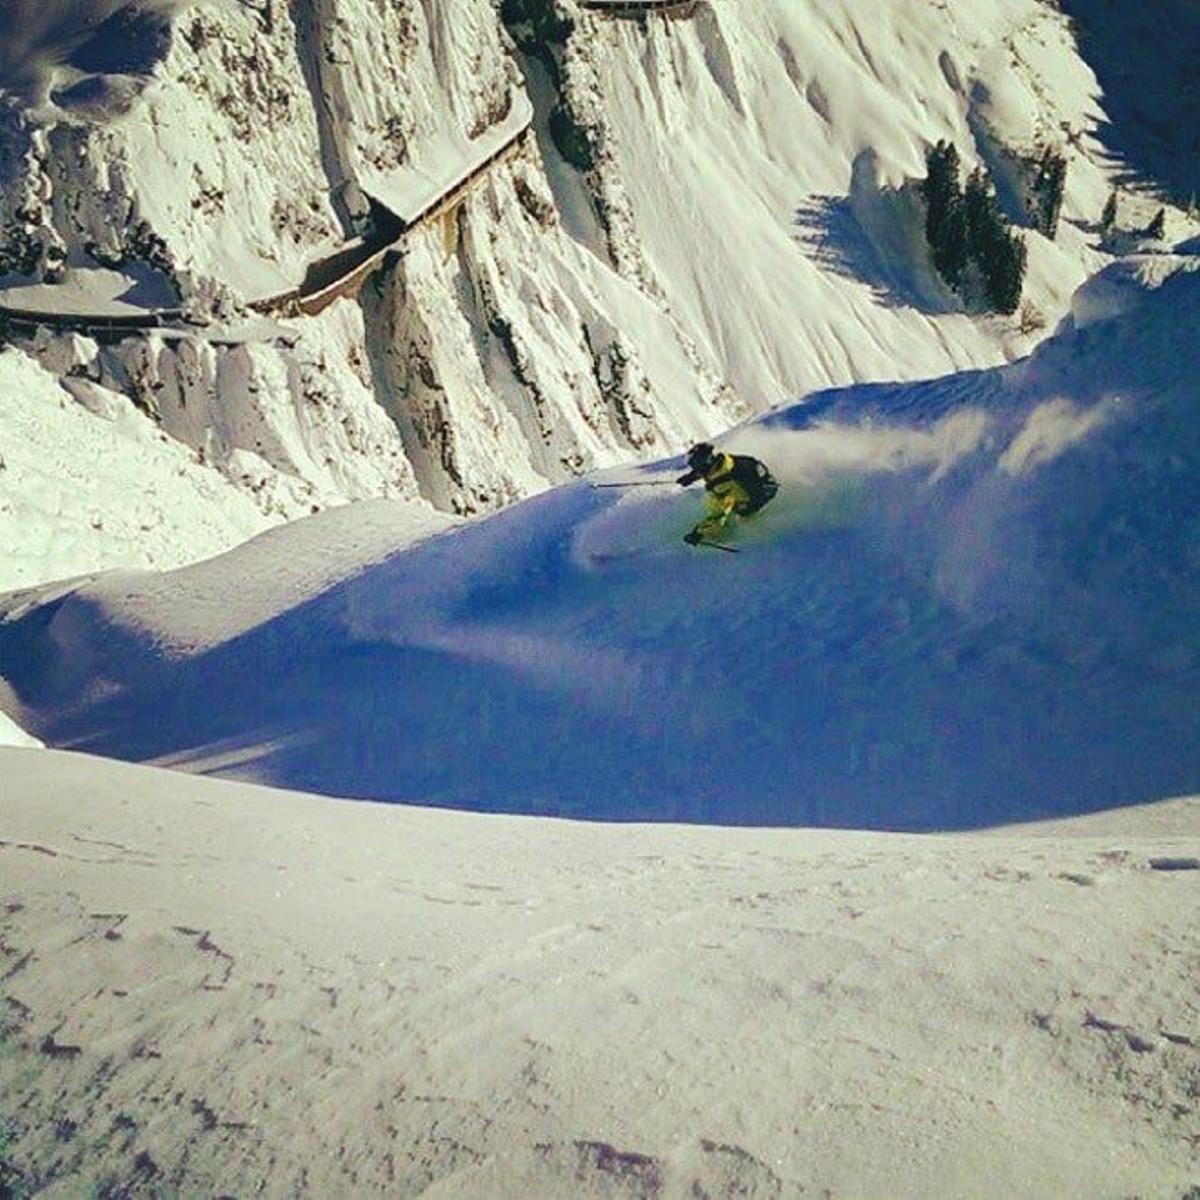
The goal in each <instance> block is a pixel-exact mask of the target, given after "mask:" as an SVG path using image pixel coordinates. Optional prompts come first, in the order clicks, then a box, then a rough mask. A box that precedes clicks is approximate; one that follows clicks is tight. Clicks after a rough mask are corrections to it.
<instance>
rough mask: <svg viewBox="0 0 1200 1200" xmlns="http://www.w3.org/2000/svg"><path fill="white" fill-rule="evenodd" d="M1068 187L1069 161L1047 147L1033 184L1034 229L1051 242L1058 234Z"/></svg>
mask: <svg viewBox="0 0 1200 1200" xmlns="http://www.w3.org/2000/svg"><path fill="white" fill-rule="evenodd" d="M1066 185H1067V160H1066V157H1065V156H1064V155H1062V154H1060V153H1059V152H1058V151H1057V150H1052V149H1051V148H1050V147H1049V146H1047V147H1046V149H1045V152H1044V153H1043V154H1042V159H1041V162H1040V163H1039V164H1038V173H1037V178H1036V179H1035V180H1034V183H1033V203H1032V208H1033V213H1032V216H1033V227H1034V228H1035V229H1037V230H1038V231H1039V232H1041V233H1044V234H1045V235H1046V236H1047V237H1048V238H1050V239H1051V240H1053V239H1054V237H1055V235H1056V234H1057V233H1058V218H1059V214H1060V213H1061V212H1062V201H1063V190H1064V189H1065V188H1066Z"/></svg>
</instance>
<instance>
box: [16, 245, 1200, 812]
mask: <svg viewBox="0 0 1200 1200" xmlns="http://www.w3.org/2000/svg"><path fill="white" fill-rule="evenodd" d="M1198 265H1200V260H1197V259H1185V258H1180V259H1176V260H1173V261H1168V260H1165V259H1162V258H1158V259H1147V260H1144V261H1143V262H1141V263H1130V264H1124V265H1122V266H1119V267H1114V268H1112V269H1110V271H1109V272H1107V273H1106V274H1104V275H1102V276H1101V277H1099V278H1098V279H1097V280H1095V281H1093V282H1092V283H1090V284H1089V285H1088V286H1087V287H1086V288H1084V289H1083V290H1082V291H1081V292H1080V294H1079V296H1078V297H1077V298H1076V301H1075V308H1074V316H1073V318H1072V320H1071V321H1069V322H1068V323H1066V325H1065V326H1064V327H1063V329H1062V330H1061V331H1060V332H1059V334H1058V335H1057V336H1056V337H1055V338H1054V339H1053V340H1051V341H1049V342H1047V343H1046V344H1045V345H1044V346H1043V347H1042V349H1041V350H1040V351H1039V352H1038V354H1036V355H1035V356H1033V357H1032V358H1031V359H1029V360H1027V361H1023V362H1021V363H1018V364H1015V365H1013V366H1010V367H1007V368H999V369H993V370H987V371H979V372H974V373H963V374H955V375H950V376H946V377H944V378H941V379H933V380H929V381H926V382H922V383H916V384H908V385H903V384H890V385H878V386H870V385H863V386H859V387H854V388H849V389H843V390H836V391H831V392H826V393H822V394H818V395H816V396H813V397H810V398H808V399H807V400H806V401H805V402H803V403H801V404H798V405H792V406H785V407H782V408H780V409H779V410H777V411H775V412H773V413H770V414H768V415H766V416H765V417H763V418H760V419H756V420H754V421H751V422H748V423H747V424H745V425H743V426H741V427H739V428H737V429H735V430H734V431H733V432H732V433H731V434H730V436H729V437H728V438H727V439H726V444H727V445H728V446H729V447H730V448H732V449H737V450H749V451H751V452H753V453H756V454H758V455H759V456H760V457H762V458H763V459H765V460H766V461H767V462H768V463H769V464H770V465H771V467H772V468H773V469H774V470H775V472H776V473H777V474H778V475H779V477H780V479H781V481H782V482H783V485H784V490H783V492H782V493H781V495H780V496H779V498H778V499H777V500H776V501H775V502H774V503H773V504H772V506H771V507H770V508H769V509H767V510H766V511H765V512H764V513H763V514H762V515H761V517H760V518H759V519H757V520H756V521H755V522H753V523H751V524H749V525H748V526H747V528H746V529H745V531H744V536H743V537H742V538H741V540H740V544H741V546H742V549H743V550H744V553H742V554H741V555H740V556H738V557H736V558H735V557H734V556H732V555H726V554H722V553H719V552H715V551H705V550H703V549H700V550H693V549H689V548H687V547H684V546H683V545H681V544H680V541H679V539H680V536H681V535H682V533H683V532H684V531H685V530H686V529H687V528H688V526H689V524H690V523H691V521H692V520H693V519H694V516H695V513H696V510H697V508H698V500H697V498H696V497H695V495H694V494H692V493H688V494H680V493H679V492H678V491H677V490H675V489H673V488H672V487H666V488H662V489H660V488H657V487H631V488H628V489H622V488H606V489H598V488H594V487H592V486H590V484H589V483H587V482H583V483H577V484H574V485H569V486H566V487H563V488H559V489H556V490H555V491H552V492H550V493H548V494H546V495H544V496H542V497H540V498H537V499H535V500H532V501H529V502H526V503H524V504H521V505H518V506H516V507H514V508H511V509H509V510H508V511H506V512H505V513H502V514H499V515H497V516H495V517H492V518H490V519H488V520H485V521H477V522H472V523H469V524H466V525H463V526H461V527H459V528H455V529H452V530H450V531H448V532H444V533H441V534H439V535H436V536H434V537H432V538H430V539H428V540H426V541H423V542H420V543H418V544H416V545H414V546H412V547H410V548H408V549H405V550H402V551H399V552H397V553H396V554H394V555H393V556H391V557H390V558H388V559H387V560H386V561H383V562H378V563H377V564H376V565H374V566H371V567H370V568H369V569H365V570H363V571H361V573H359V574H357V575H356V576H355V577H353V578H347V579H345V580H344V582H340V583H337V584H336V585H334V586H330V587H322V588H316V587H314V588H312V589H311V590H310V591H309V592H308V598H307V600H306V601H305V602H303V603H298V600H299V597H298V596H297V594H296V591H295V589H294V588H293V589H291V590H289V591H288V592H287V593H286V597H285V598H279V599H276V600H275V601H274V602H273V601H272V598H271V592H270V588H269V586H268V587H267V588H266V589H265V594H264V595H262V596H260V598H259V599H258V600H256V601H255V604H254V606H253V610H252V611H251V612H249V614H247V613H246V612H239V606H238V605H237V604H236V603H234V602H232V601H231V600H230V593H231V591H232V587H231V583H230V580H231V578H237V577H238V576H239V575H241V576H243V577H244V578H246V579H247V580H250V581H258V580H264V579H269V578H270V577H271V576H272V575H273V574H274V573H275V571H276V570H277V569H278V566H277V564H278V563H279V562H280V561H281V559H283V558H286V557H287V556H288V554H289V550H288V547H289V545H290V546H293V547H294V548H295V549H294V551H293V554H294V555H295V556H297V557H301V558H303V559H305V560H313V559H315V558H319V557H320V556H321V553H322V552H321V550H320V527H319V526H310V527H309V532H310V535H311V536H306V535H305V526H304V525H300V526H297V527H295V529H294V530H281V531H278V532H277V533H276V534H275V535H273V537H272V540H271V541H270V542H269V543H268V542H263V543H261V544H260V548H259V549H258V550H256V549H255V547H254V546H250V547H247V548H246V550H245V551H244V553H243V555H242V556H241V557H240V558H239V559H238V560H237V561H236V564H234V563H233V562H232V561H231V562H230V563H229V564H227V565H224V566H223V565H222V564H221V562H220V560H218V562H217V563H216V564H213V565H212V566H211V567H200V568H196V569H194V570H192V571H189V572H186V573H183V574H177V575H165V576H149V577H143V578H138V577H136V576H122V577H119V578H116V579H110V580H105V579H100V580H97V581H95V582H92V583H88V584H85V585H83V586H81V587H80V588H78V589H77V590H75V591H73V592H71V593H69V594H66V595H62V594H61V593H58V594H55V595H52V596H50V597H48V598H46V602H44V603H40V602H39V601H40V599H41V598H39V596H38V595H37V594H36V593H35V594H32V595H27V596H25V597H19V598H15V599H11V600H10V601H9V602H8V603H7V606H6V610H7V617H6V622H5V624H4V625H3V626H2V627H0V662H3V664H4V672H3V673H4V675H5V676H6V677H7V678H8V680H9V682H10V684H11V685H12V686H13V688H14V689H15V690H16V692H17V693H18V697H19V699H20V701H21V702H22V703H23V704H24V705H25V710H24V717H25V723H26V724H27V725H28V726H29V727H31V728H32V729H33V731H34V732H35V733H37V734H38V735H39V736H41V737H44V738H45V739H46V740H47V741H49V742H50V743H52V744H54V745H58V746H64V745H66V746H75V747H81V748H88V749H93V750H98V751H100V752H102V753H105V754H110V755H115V756H119V757H125V758H133V759H152V760H156V761H158V762H163V763H171V764H175V765H179V766H182V767H185V768H188V769H192V770H198V771H208V772H214V773H219V774H227V775H234V776H237V777H241V778H249V779H256V780H259V781H270V782H273V783H277V784H281V785H286V786H291V787H303V788H307V789H315V790H320V791H327V792H332V793H337V794H351V795H359V796H371V797H375V798H394V799H397V800H405V801H427V802H434V803H440V804H449V805H456V806H471V807H480V808H491V809H509V810H521V811H538V812H543V811H544V812H554V813H559V814H573V815H577V816H578V815H586V816H590V817H618V818H631V817H645V818H656V819H688V820H703V821H721V822H754V823H764V822H765V823H774V824H814V823H815V824H824V825H853V826H875V827H904V828H928V827H967V826H975V825H983V824H994V823H996V822H998V821H1004V820H1011V819H1015V818H1017V817H1025V816H1032V815H1036V814H1049V813H1067V812H1073V811H1079V810H1082V809H1090V808H1096V807H1104V806H1108V805H1117V804H1128V803H1132V802H1135V801H1140V800H1147V799H1153V798H1159V797H1161V796H1164V795H1168V794H1172V793H1182V792H1186V791H1188V790H1194V789H1195V788H1196V787H1198V786H1200V724H1198V721H1200V717H1198V716H1197V710H1196V707H1195V705H1194V703H1192V697H1193V696H1194V694H1195V689H1196V686H1197V683H1198V682H1200V641H1198V640H1197V639H1198V638H1200V610H1198V607H1197V605H1198V601H1197V596H1198V595H1200V589H1198V588H1197V583H1198V572H1200V562H1198V561H1197V558H1196V546H1197V544H1198V537H1197V525H1196V520H1197V517H1196V514H1197V512H1200V494H1198V493H1197V487H1198V486H1200V484H1198V482H1197V481H1198V480H1200V469H1198V466H1200V434H1198V432H1197V423H1196V421H1195V420H1194V413H1193V407H1194V406H1193V403H1192V402H1193V395H1194V393H1193V387H1194V380H1195V378H1196V374H1197V370H1198V369H1200V359H1198V357H1197V354H1198V351H1197V346H1198V343H1197V340H1196V338H1195V337H1194V328H1193V327H1192V326H1191V324H1190V318H1188V317H1186V316H1185V317H1184V318H1183V319H1182V320H1181V314H1190V313H1193V312H1195V311H1196V308H1197V304H1198V303H1200V270H1197V266H1198ZM677 469H678V468H677V465H676V464H674V463H664V464H660V465H657V466H653V467H650V468H646V469H644V470H642V471H639V470H638V469H636V468H630V469H628V470H625V471H623V472H618V473H615V474H613V475H611V476H610V477H609V478H608V480H607V481H608V482H615V481H617V480H619V479H625V480H630V481H633V482H653V481H667V480H670V478H671V476H672V474H673V473H674V472H675V471H676V470H677ZM293 537H294V538H295V540H294V541H292V540H291V539H292V538H293ZM255 587H256V589H258V590H261V585H259V584H256V585H255ZM201 608H203V612H204V613H206V614H210V615H208V616H205V617H204V618H203V619H199V620H198V619H197V616H196V614H197V612H198V611H199V610H200V609H201ZM272 608H273V609H274V615H271V611H272Z"/></svg>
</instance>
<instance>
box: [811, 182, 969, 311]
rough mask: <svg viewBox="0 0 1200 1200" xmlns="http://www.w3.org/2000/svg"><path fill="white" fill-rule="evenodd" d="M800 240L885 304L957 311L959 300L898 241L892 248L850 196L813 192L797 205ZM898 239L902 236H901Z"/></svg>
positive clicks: (815, 258)
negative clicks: (866, 223)
mask: <svg viewBox="0 0 1200 1200" xmlns="http://www.w3.org/2000/svg"><path fill="white" fill-rule="evenodd" d="M793 226H794V228H795V230H796V234H795V236H796V240H797V241H798V242H799V244H800V245H801V246H802V247H803V249H804V251H805V253H806V254H807V256H808V257H809V258H810V259H812V261H813V262H815V263H817V264H818V265H819V266H820V267H822V268H823V269H824V270H826V271H829V272H830V273H831V274H834V275H837V276H839V277H841V278H842V279H851V280H854V281H855V282H857V283H862V284H865V285H866V286H867V287H868V288H870V290H871V295H872V297H873V299H874V300H875V302H876V303H877V304H879V305H881V306H882V307H885V308H913V309H916V310H917V311H918V312H921V313H925V314H926V315H929V316H934V315H938V314H942V313H949V312H955V311H957V310H958V308H959V306H958V304H957V303H956V302H955V301H954V300H953V298H952V297H947V296H946V295H945V294H942V293H941V290H940V289H939V288H938V287H937V286H936V285H935V284H934V283H933V281H931V280H927V279H925V278H924V275H925V267H924V265H923V264H921V263H917V262H913V261H911V257H910V255H909V253H908V251H906V250H905V249H903V248H901V247H900V246H899V245H898V244H897V246H896V247H895V248H894V249H893V252H892V253H890V254H889V253H887V252H886V251H885V250H884V249H883V248H881V247H880V246H879V245H878V244H877V239H873V238H872V237H871V236H870V235H869V234H868V233H867V231H866V230H865V229H864V228H863V226H862V223H861V222H860V221H859V219H858V217H857V216H856V215H855V212H854V206H853V204H852V203H851V201H850V199H849V197H846V196H810V197H807V198H806V199H805V200H804V202H803V203H802V204H800V205H799V206H798V207H797V208H796V211H795V214H794V218H793ZM896 240H897V243H898V242H899V238H898V237H897V239H896Z"/></svg>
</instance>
